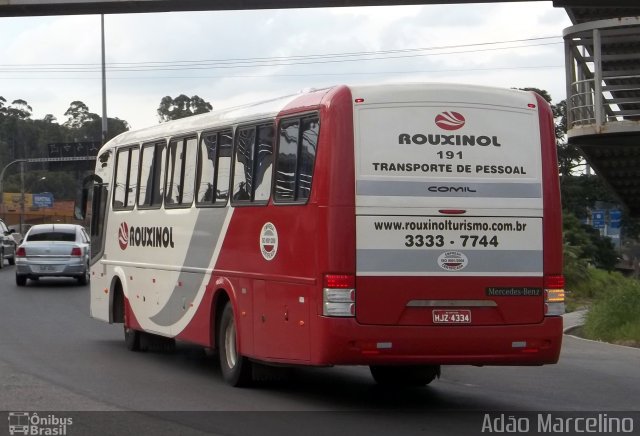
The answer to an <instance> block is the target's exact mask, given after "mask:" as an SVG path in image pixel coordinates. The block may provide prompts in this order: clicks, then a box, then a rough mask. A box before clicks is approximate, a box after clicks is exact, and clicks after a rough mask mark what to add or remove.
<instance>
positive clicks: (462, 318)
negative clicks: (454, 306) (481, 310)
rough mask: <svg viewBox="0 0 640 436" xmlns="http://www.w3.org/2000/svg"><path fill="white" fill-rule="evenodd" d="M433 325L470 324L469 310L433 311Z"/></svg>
mask: <svg viewBox="0 0 640 436" xmlns="http://www.w3.org/2000/svg"><path fill="white" fill-rule="evenodd" d="M433 323H434V324H469V323H471V311H470V310H434V311H433Z"/></svg>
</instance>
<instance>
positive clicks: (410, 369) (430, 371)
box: [369, 365, 440, 386]
mask: <svg viewBox="0 0 640 436" xmlns="http://www.w3.org/2000/svg"><path fill="white" fill-rule="evenodd" d="M369 369H370V370H371V375H372V376H373V379H374V380H375V381H376V383H378V384H379V385H384V386H425V385H428V384H429V383H431V382H432V381H433V379H435V378H436V377H440V366H439V365H433V366H429V365H411V366H386V365H371V366H370V367H369Z"/></svg>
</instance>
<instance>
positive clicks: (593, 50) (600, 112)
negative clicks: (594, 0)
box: [563, 17, 640, 133]
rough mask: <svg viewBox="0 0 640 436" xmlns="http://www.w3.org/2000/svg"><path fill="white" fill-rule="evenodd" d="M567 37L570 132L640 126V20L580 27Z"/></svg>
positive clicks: (565, 37) (606, 21) (606, 22)
mask: <svg viewBox="0 0 640 436" xmlns="http://www.w3.org/2000/svg"><path fill="white" fill-rule="evenodd" d="M563 36H564V41H565V65H566V74H567V77H566V80H567V128H568V129H569V130H571V129H575V128H579V127H591V128H593V130H594V133H602V132H604V131H606V130H607V128H609V127H613V124H616V125H617V126H616V127H620V125H622V124H631V125H632V126H633V127H634V130H637V129H638V128H640V17H627V18H617V19H609V20H600V21H592V22H588V23H582V24H578V25H575V26H571V27H568V28H567V29H565V30H564V32H563Z"/></svg>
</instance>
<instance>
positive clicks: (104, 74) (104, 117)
mask: <svg viewBox="0 0 640 436" xmlns="http://www.w3.org/2000/svg"><path fill="white" fill-rule="evenodd" d="M100 30H101V34H102V38H101V41H102V145H104V144H105V143H106V142H107V125H108V123H107V121H108V118H107V67H106V63H105V44H104V14H102V15H100Z"/></svg>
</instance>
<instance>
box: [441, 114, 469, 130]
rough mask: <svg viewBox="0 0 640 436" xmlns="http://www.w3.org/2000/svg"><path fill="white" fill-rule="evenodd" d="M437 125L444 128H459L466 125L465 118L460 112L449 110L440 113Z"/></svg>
mask: <svg viewBox="0 0 640 436" xmlns="http://www.w3.org/2000/svg"><path fill="white" fill-rule="evenodd" d="M435 122H436V125H437V126H438V127H440V128H441V129H444V130H458V129H460V128H462V126H464V123H465V119H464V116H462V114H461V113H459V112H453V111H447V112H442V113H441V114H438V116H436V119H435Z"/></svg>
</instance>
